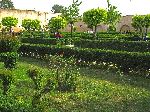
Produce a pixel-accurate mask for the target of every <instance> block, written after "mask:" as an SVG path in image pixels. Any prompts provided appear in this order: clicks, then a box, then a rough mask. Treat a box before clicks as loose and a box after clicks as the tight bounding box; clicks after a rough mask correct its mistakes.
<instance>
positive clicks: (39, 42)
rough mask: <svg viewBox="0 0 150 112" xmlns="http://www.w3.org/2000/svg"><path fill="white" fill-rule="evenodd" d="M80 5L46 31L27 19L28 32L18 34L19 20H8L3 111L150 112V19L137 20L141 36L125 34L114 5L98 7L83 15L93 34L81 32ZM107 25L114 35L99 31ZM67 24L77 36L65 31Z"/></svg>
mask: <svg viewBox="0 0 150 112" xmlns="http://www.w3.org/2000/svg"><path fill="white" fill-rule="evenodd" d="M80 4H81V3H79V2H78V1H76V2H74V3H73V5H70V6H69V7H68V8H65V9H64V11H62V15H63V16H58V17H56V18H52V19H50V20H49V23H48V25H47V26H45V27H41V25H40V21H38V20H31V19H24V20H23V21H22V27H24V31H22V32H20V34H17V35H16V34H14V33H13V32H12V30H11V28H12V27H13V26H16V25H17V23H18V19H17V18H14V17H5V18H3V19H2V25H3V30H2V32H1V33H0V112H68V111H69V112H81V111H83V112H149V111H150V85H149V83H150V65H149V63H150V41H149V39H148V38H147V40H145V39H143V37H144V34H145V33H146V34H147V35H149V33H148V31H147V29H148V28H149V25H150V24H149V23H148V21H149V20H150V19H149V17H150V16H149V15H146V16H141V15H139V16H134V17H133V21H132V25H133V26H134V27H135V28H136V31H135V32H131V33H130V34H122V33H120V32H116V31H115V27H114V26H115V24H116V22H117V21H118V20H119V18H120V13H119V12H118V11H115V10H116V7H113V6H112V5H111V4H109V7H108V8H110V10H108V12H107V11H106V10H104V9H99V8H98V9H92V10H89V11H87V12H85V13H84V14H83V21H84V22H85V23H86V24H88V25H89V26H90V27H93V29H94V33H93V34H89V33H87V32H75V30H74V26H73V24H74V22H76V21H77V19H78V18H79V17H78V10H73V11H75V12H74V13H72V12H70V10H69V9H78V6H79V5H80ZM111 9H113V10H111ZM93 12H95V13H93ZM112 13H115V14H114V15H115V16H110V14H112ZM92 14H93V15H92ZM94 14H96V15H94ZM106 14H107V15H106ZM117 14H118V15H117ZM89 16H90V17H91V16H94V17H93V19H94V18H95V16H96V18H98V19H96V20H92V17H91V18H88V17H89ZM64 17H65V18H64ZM77 17H78V18H77ZM137 18H138V19H137ZM139 18H140V19H139ZM104 20H107V21H106V23H107V24H108V26H109V27H108V31H107V32H97V29H96V28H97V25H98V24H101V23H103V22H104ZM112 20H114V21H113V22H112ZM116 20H117V21H116ZM143 20H144V21H146V22H145V24H144V25H146V26H144V25H142V27H141V25H139V24H142V23H143ZM137 21H138V22H137ZM141 21H142V22H141ZM149 22H150V21H149ZM146 23H147V24H146ZM66 24H70V25H71V27H70V28H71V32H61V29H63V28H65V26H66ZM143 29H146V30H143ZM55 32H60V33H61V34H62V35H63V37H61V38H58V37H55ZM137 36H138V38H137ZM135 37H136V38H135Z"/></svg>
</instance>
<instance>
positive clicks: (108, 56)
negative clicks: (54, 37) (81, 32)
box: [20, 45, 150, 73]
mask: <svg viewBox="0 0 150 112" xmlns="http://www.w3.org/2000/svg"><path fill="white" fill-rule="evenodd" d="M21 49H23V50H21ZM21 49H20V51H21V52H22V54H25V55H27V54H28V53H29V52H32V53H37V55H38V57H40V58H43V59H44V56H45V54H51V55H55V54H59V55H61V54H63V57H66V58H69V57H71V56H74V58H75V59H77V60H82V61H85V62H94V61H96V62H98V63H100V62H101V63H103V62H106V63H113V64H116V65H117V67H118V68H119V69H120V70H122V71H123V72H124V73H127V72H129V71H132V70H133V71H137V70H142V69H143V70H149V69H150V66H149V63H150V53H149V52H147V53H139V52H125V51H114V50H101V49H90V48H68V47H61V48H59V47H48V46H32V45H24V46H22V47H21ZM25 55H24V56H25ZM28 56H29V55H28ZM35 57H36V56H35Z"/></svg>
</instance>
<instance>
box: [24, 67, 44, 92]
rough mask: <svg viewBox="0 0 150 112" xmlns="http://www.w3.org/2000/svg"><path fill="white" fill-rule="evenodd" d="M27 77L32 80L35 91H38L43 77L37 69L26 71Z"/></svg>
mask: <svg viewBox="0 0 150 112" xmlns="http://www.w3.org/2000/svg"><path fill="white" fill-rule="evenodd" d="M27 74H28V76H29V77H30V78H31V79H32V81H33V82H34V85H35V89H37V90H39V89H40V88H41V85H40V82H41V78H42V77H43V76H42V75H41V74H40V71H39V70H38V69H37V68H30V69H29V70H28V71H27Z"/></svg>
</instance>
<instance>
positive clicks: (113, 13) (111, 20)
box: [106, 0, 121, 31]
mask: <svg viewBox="0 0 150 112" xmlns="http://www.w3.org/2000/svg"><path fill="white" fill-rule="evenodd" d="M107 4H108V9H107V19H106V24H107V25H108V31H116V28H115V26H116V24H117V22H119V20H120V18H121V13H120V12H119V11H117V10H116V9H117V7H116V6H113V5H111V4H110V2H109V0H107Z"/></svg>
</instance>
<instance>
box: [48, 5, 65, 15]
mask: <svg viewBox="0 0 150 112" xmlns="http://www.w3.org/2000/svg"><path fill="white" fill-rule="evenodd" d="M63 8H64V6H62V5H58V4H54V5H53V7H52V10H51V11H52V12H54V13H61V12H62V10H63Z"/></svg>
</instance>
